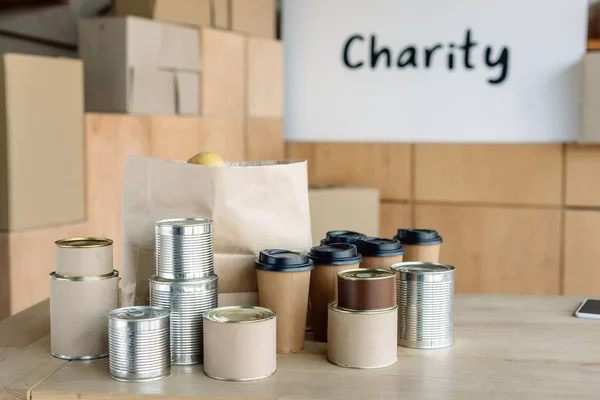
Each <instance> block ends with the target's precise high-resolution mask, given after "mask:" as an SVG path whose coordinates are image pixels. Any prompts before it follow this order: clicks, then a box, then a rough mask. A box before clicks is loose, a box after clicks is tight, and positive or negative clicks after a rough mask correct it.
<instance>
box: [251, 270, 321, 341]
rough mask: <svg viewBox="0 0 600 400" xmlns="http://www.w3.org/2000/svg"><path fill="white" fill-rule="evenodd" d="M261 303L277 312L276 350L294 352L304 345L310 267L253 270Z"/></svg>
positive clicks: (262, 305)
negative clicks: (279, 270) (285, 269)
mask: <svg viewBox="0 0 600 400" xmlns="http://www.w3.org/2000/svg"><path fill="white" fill-rule="evenodd" d="M256 273H257V276H258V287H259V290H258V300H259V304H260V306H261V307H266V308H270V309H271V310H273V311H275V312H276V313H277V353H298V352H300V351H301V350H302V348H303V346H304V335H305V332H306V313H307V309H308V289H309V285H310V273H311V271H310V270H308V271H299V272H272V271H263V270H256Z"/></svg>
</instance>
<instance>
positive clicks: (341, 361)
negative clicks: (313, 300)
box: [327, 301, 398, 369]
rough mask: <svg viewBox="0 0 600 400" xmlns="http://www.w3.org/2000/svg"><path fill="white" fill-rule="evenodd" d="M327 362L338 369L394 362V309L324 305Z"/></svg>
mask: <svg viewBox="0 0 600 400" xmlns="http://www.w3.org/2000/svg"><path fill="white" fill-rule="evenodd" d="M328 325H329V326H328V329H327V360H328V361H329V362H330V363H332V364H335V365H337V366H340V367H345V368H357V369H374V368H384V367H388V366H390V365H393V364H395V363H396V361H397V360H398V347H397V346H398V345H397V337H396V336H397V329H398V307H397V306H396V307H393V308H388V309H385V310H370V311H353V310H344V309H342V308H340V307H338V305H337V302H335V301H333V302H331V303H329V305H328Z"/></svg>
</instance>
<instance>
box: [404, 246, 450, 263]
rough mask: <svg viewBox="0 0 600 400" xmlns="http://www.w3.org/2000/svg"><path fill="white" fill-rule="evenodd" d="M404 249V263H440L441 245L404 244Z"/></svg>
mask: <svg viewBox="0 0 600 400" xmlns="http://www.w3.org/2000/svg"><path fill="white" fill-rule="evenodd" d="M402 247H404V251H405V253H404V260H403V261H404V262H408V261H421V262H435V263H437V262H439V261H440V247H441V245H440V244H430V245H415V244H403V245H402Z"/></svg>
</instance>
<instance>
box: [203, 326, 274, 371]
mask: <svg viewBox="0 0 600 400" xmlns="http://www.w3.org/2000/svg"><path fill="white" fill-rule="evenodd" d="M276 320H277V317H274V318H271V319H268V320H264V321H257V322H248V323H223V322H215V321H211V320H208V319H206V318H205V319H204V372H205V373H206V375H208V376H209V377H211V378H216V379H221V380H230V381H240V380H254V379H260V378H266V377H268V376H270V375H272V374H274V373H275V371H276V370H277V339H276V332H277V321H276Z"/></svg>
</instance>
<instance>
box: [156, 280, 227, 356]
mask: <svg viewBox="0 0 600 400" xmlns="http://www.w3.org/2000/svg"><path fill="white" fill-rule="evenodd" d="M217 287H218V277H217V276H216V275H211V276H209V277H206V278H202V279H185V280H184V279H181V280H171V279H163V278H161V277H158V276H156V275H155V276H153V277H151V278H150V305H151V306H154V307H161V308H166V309H169V310H171V363H172V364H175V365H190V364H198V363H201V362H202V359H203V342H202V340H203V316H204V312H205V311H207V310H210V309H212V308H215V307H217V305H218V304H217V302H218V293H217Z"/></svg>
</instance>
